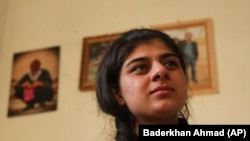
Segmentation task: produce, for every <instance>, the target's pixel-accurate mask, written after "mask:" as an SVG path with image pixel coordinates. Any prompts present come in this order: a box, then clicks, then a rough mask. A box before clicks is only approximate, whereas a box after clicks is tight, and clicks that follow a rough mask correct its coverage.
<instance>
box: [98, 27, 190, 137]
mask: <svg viewBox="0 0 250 141" xmlns="http://www.w3.org/2000/svg"><path fill="white" fill-rule="evenodd" d="M187 91H188V85H187V81H186V77H185V63H184V60H183V55H182V53H181V51H180V50H179V48H178V47H177V46H176V44H175V42H174V40H173V39H172V38H170V37H169V36H168V35H167V34H165V33H163V32H161V31H158V30H153V29H133V30H130V31H128V32H126V33H124V34H123V35H121V37H120V38H119V39H117V40H116V41H115V42H114V43H113V45H112V46H111V47H110V48H109V50H108V51H107V52H106V54H105V56H104V58H103V60H102V62H101V64H100V66H99V70H98V73H97V86H96V96H97V102H98V106H99V108H100V109H101V110H102V111H103V112H104V113H107V114H110V115H112V116H113V117H114V119H115V125H116V129H117V132H116V137H115V139H116V141H134V140H136V139H137V137H138V135H139V133H138V132H139V125H140V124H188V122H187V120H188V117H189V110H188V106H187V100H188V94H187Z"/></svg>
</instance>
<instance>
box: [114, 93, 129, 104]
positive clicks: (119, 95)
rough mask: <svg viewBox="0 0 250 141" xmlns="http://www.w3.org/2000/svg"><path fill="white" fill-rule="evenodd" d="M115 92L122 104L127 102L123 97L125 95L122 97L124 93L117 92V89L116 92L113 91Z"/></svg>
mask: <svg viewBox="0 0 250 141" xmlns="http://www.w3.org/2000/svg"><path fill="white" fill-rule="evenodd" d="M113 94H114V96H115V98H116V100H117V101H118V103H119V104H120V105H125V104H126V102H125V100H124V99H123V97H122V95H121V93H120V92H117V91H116V92H113Z"/></svg>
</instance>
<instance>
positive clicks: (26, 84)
mask: <svg viewBox="0 0 250 141" xmlns="http://www.w3.org/2000/svg"><path fill="white" fill-rule="evenodd" d="M59 57H60V47H59V46H52V47H48V48H43V49H37V50H30V51H23V52H17V53H14V55H13V64H12V76H11V79H10V93H9V107H8V117H16V116H22V115H30V114H36V113H43V112H48V111H55V110H56V109H57V99H58V83H59V82H58V80H59V77H58V74H59V59H60V58H59Z"/></svg>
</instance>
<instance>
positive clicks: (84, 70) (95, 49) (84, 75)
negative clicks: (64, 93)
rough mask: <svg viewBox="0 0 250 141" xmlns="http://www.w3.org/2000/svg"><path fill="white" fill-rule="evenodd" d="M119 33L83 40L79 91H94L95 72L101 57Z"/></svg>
mask: <svg viewBox="0 0 250 141" xmlns="http://www.w3.org/2000/svg"><path fill="white" fill-rule="evenodd" d="M120 35H121V33H116V34H109V35H100V36H95V37H87V38H84V39H83V52H82V67H81V71H80V86H79V87H80V90H94V88H95V79H96V72H97V69H98V66H99V63H100V61H101V60H102V57H103V55H104V54H105V53H106V50H107V49H108V48H109V47H110V46H111V44H112V43H113V41H114V40H116V39H117V38H118V37H119V36H120Z"/></svg>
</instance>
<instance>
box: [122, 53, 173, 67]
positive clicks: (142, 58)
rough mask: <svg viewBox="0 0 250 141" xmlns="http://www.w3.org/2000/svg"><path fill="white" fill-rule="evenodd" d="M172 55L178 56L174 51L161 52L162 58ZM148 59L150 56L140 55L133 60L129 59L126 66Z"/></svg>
mask: <svg viewBox="0 0 250 141" xmlns="http://www.w3.org/2000/svg"><path fill="white" fill-rule="evenodd" d="M172 56H174V57H177V55H176V54H174V53H164V54H161V55H160V60H162V59H166V58H168V57H172ZM147 60H149V58H148V57H138V58H134V59H132V60H131V61H129V62H128V63H127V64H126V65H125V66H126V67H128V66H129V65H131V64H133V63H135V62H145V61H147Z"/></svg>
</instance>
